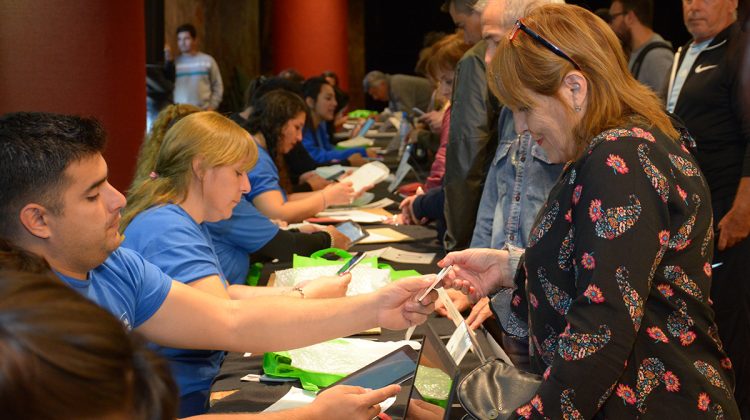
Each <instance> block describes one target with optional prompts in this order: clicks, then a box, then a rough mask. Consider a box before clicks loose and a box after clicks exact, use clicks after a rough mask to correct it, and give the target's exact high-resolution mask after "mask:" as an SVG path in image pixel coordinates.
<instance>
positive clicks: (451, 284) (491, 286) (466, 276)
mask: <svg viewBox="0 0 750 420" xmlns="http://www.w3.org/2000/svg"><path fill="white" fill-rule="evenodd" d="M508 259H509V255H508V251H505V250H498V249H479V248H472V249H466V250H463V251H459V252H451V253H450V254H448V255H446V256H445V258H443V259H442V260H441V261H440V262H438V265H439V266H440V267H445V266H447V265H450V264H452V265H453V270H451V271H450V272H449V273H448V275H447V276H445V278H443V287H446V288H453V289H456V290H460V291H461V292H463V293H464V294H466V295H469V296H470V297H471V298H472V300H474V301H477V300H479V299H480V298H482V297H484V296H487V295H489V294H490V293H492V292H494V291H495V290H497V289H500V288H504V287H513V273H511V272H510V268H509V267H508Z"/></svg>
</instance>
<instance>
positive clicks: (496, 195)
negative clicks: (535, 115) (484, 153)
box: [471, 108, 563, 249]
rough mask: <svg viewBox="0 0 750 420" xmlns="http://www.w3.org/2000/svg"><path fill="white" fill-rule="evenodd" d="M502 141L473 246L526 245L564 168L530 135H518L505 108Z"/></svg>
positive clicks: (486, 186) (500, 128)
mask: <svg viewBox="0 0 750 420" xmlns="http://www.w3.org/2000/svg"><path fill="white" fill-rule="evenodd" d="M498 132H499V142H498V145H497V152H496V153H495V158H494V160H493V161H492V165H491V166H490V169H489V172H488V173H487V180H486V181H485V184H484V191H483V192H482V200H481V201H480V203H479V210H478V211H477V223H476V226H475V227H474V236H473V237H472V239H471V247H472V248H495V249H501V248H503V247H505V245H506V244H508V245H513V246H515V247H519V248H525V247H526V242H527V240H528V237H529V234H530V233H531V227H532V225H533V223H534V219H535V218H536V214H537V212H538V211H539V209H540V208H541V207H542V205H544V202H545V201H546V200H547V195H548V194H549V191H550V189H552V186H553V185H554V184H555V181H556V180H557V177H558V176H559V175H560V172H561V171H562V168H563V165H562V164H552V163H550V162H549V160H548V158H547V155H546V154H545V153H544V149H542V147H541V146H539V145H538V144H536V143H535V142H534V141H533V140H532V139H531V136H530V135H522V136H518V135H517V134H516V131H515V129H514V127H513V113H512V112H510V110H509V109H508V108H503V110H502V111H501V112H500V117H499V121H498Z"/></svg>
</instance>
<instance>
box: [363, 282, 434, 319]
mask: <svg viewBox="0 0 750 420" xmlns="http://www.w3.org/2000/svg"><path fill="white" fill-rule="evenodd" d="M434 279H435V275H434V274H432V275H429V276H421V277H409V278H405V279H401V280H398V281H396V282H393V283H391V284H389V285H388V286H386V287H383V288H382V289H380V290H378V291H377V292H375V293H374V294H373V298H375V299H377V308H378V309H377V311H378V313H377V320H378V325H379V326H381V327H383V328H388V329H389V330H402V329H405V328H408V327H411V326H412V325H419V324H421V323H423V322H425V321H426V320H427V316H428V315H429V314H431V313H432V312H433V311H434V310H435V301H436V300H437V296H438V294H437V292H436V291H434V290H433V291H431V292H430V293H428V294H427V296H426V297H425V298H424V299H422V302H418V301H417V298H418V297H419V296H420V295H421V294H422V292H423V291H424V290H425V289H426V288H428V287H429V286H430V284H432V280H434Z"/></svg>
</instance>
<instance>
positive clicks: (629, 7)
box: [609, 0, 674, 99]
mask: <svg viewBox="0 0 750 420" xmlns="http://www.w3.org/2000/svg"><path fill="white" fill-rule="evenodd" d="M609 16H610V22H609V26H610V27H611V28H612V30H613V31H615V35H617V37H618V38H620V41H621V42H622V44H623V46H624V47H625V51H627V52H629V54H630V58H629V61H628V68H629V69H630V72H631V73H633V77H635V78H636V80H638V81H639V82H641V83H643V84H644V85H646V86H648V87H650V88H651V90H653V91H654V92H656V94H657V95H660V96H661V97H662V99H664V94H665V92H666V90H667V82H669V69H670V68H671V67H672V59H673V58H674V53H673V52H672V44H671V43H670V42H669V41H666V40H665V39H664V38H662V37H661V35H659V34H657V33H656V32H654V31H653V29H651V28H652V26H653V21H654V3H653V0H615V1H613V2H612V4H611V5H610V6H609Z"/></svg>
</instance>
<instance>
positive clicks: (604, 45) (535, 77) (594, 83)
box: [488, 4, 679, 156]
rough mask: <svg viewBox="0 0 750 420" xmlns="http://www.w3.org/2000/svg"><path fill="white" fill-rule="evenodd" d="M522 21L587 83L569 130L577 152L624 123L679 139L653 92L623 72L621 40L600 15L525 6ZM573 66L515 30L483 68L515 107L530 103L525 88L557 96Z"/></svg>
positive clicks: (568, 8) (574, 9)
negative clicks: (581, 111) (581, 110)
mask: <svg viewBox="0 0 750 420" xmlns="http://www.w3.org/2000/svg"><path fill="white" fill-rule="evenodd" d="M523 21H524V24H525V25H526V26H528V27H529V28H530V29H531V30H533V31H534V32H536V33H537V34H539V35H540V36H542V37H543V38H545V39H546V40H548V41H549V42H551V43H553V44H555V45H556V46H557V47H558V48H560V49H561V50H562V51H564V52H565V53H566V54H567V55H568V56H570V57H571V58H572V59H573V60H574V61H575V62H576V64H578V65H579V66H580V67H581V72H582V73H583V75H584V77H585V78H586V81H587V82H588V93H587V100H588V106H587V108H586V112H585V114H584V115H583V118H582V120H581V121H580V122H579V123H578V124H577V125H576V127H575V128H574V129H573V136H574V141H575V143H576V153H577V155H576V156H580V154H581V153H583V151H584V150H585V149H586V147H588V144H589V142H590V141H591V139H592V138H593V137H594V136H596V135H597V134H599V133H601V132H602V131H604V130H607V129H610V128H615V127H620V126H622V125H626V124H629V123H631V124H632V123H637V124H643V125H645V126H647V127H649V126H654V127H656V128H658V129H659V130H661V131H662V132H663V133H664V134H666V135H667V136H668V137H670V138H672V139H674V140H676V139H678V138H679V134H678V133H677V130H676V129H675V128H674V127H673V126H672V123H671V121H670V119H669V117H668V116H667V114H666V113H665V111H664V107H663V105H662V103H661V101H660V100H659V98H658V97H657V96H656V94H654V93H653V92H652V91H651V90H650V89H649V88H647V87H646V86H644V85H642V84H640V83H638V81H637V80H635V79H634V78H633V76H632V75H631V74H630V71H628V68H627V63H626V62H625V58H624V57H625V54H624V53H623V51H622V47H621V46H620V42H619V41H618V39H617V37H616V36H615V34H614V32H612V29H610V27H609V26H608V25H607V24H606V23H604V21H603V20H601V19H600V18H598V17H597V16H596V15H594V14H593V13H591V12H589V11H587V10H585V9H583V8H581V7H578V6H573V5H566V4H548V5H544V6H539V7H536V8H533V9H531V10H530V11H528V14H527V15H526V17H524V18H523ZM572 70H574V67H573V65H572V64H571V63H570V62H569V61H567V60H565V59H564V58H561V57H559V56H557V55H555V54H554V53H552V52H551V51H550V50H548V49H547V48H545V47H544V46H543V45H542V44H541V43H539V42H538V41H536V40H535V39H533V38H532V37H531V36H529V35H528V34H526V33H524V32H523V31H521V30H519V32H518V34H517V35H516V37H515V39H514V40H513V41H510V40H509V39H508V38H507V37H504V38H503V39H502V40H501V41H500V44H499V48H498V52H497V54H495V57H494V58H493V60H492V63H491V64H490V68H489V71H488V72H489V86H490V90H491V91H492V93H494V94H495V95H496V96H497V97H498V98H499V99H500V101H501V102H502V103H504V104H505V105H508V106H510V107H511V108H515V109H518V108H523V107H528V106H533V101H532V99H531V97H530V96H529V95H528V94H527V93H526V91H525V90H524V89H528V90H531V91H533V92H536V93H539V94H541V95H546V96H554V97H557V96H558V90H559V89H560V86H561V85H562V83H563V79H564V78H565V75H566V74H567V73H568V72H570V71H572ZM558 99H559V98H558ZM568 108H569V107H568ZM568 112H571V113H572V112H573V110H572V109H569V110H568Z"/></svg>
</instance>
